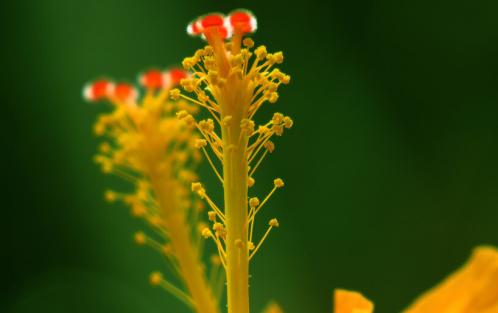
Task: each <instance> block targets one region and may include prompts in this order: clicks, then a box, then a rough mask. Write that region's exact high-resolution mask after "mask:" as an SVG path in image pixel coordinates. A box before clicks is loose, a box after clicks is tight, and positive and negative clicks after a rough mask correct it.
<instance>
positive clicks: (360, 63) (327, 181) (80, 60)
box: [0, 0, 498, 313]
mask: <svg viewBox="0 0 498 313" xmlns="http://www.w3.org/2000/svg"><path fill="white" fill-rule="evenodd" d="M238 7H247V8H249V9H251V10H253V11H254V12H255V14H256V15H257V17H258V22H259V30H258V32H257V34H256V35H255V37H254V38H255V40H256V41H257V42H258V43H264V44H266V45H267V47H268V48H269V49H270V50H280V49H282V50H283V51H284V53H285V55H286V62H285V64H284V65H283V66H282V68H283V70H284V71H286V72H288V73H290V74H291V75H292V78H293V80H292V83H291V84H290V85H289V86H286V87H285V88H282V93H281V99H280V101H279V103H278V104H277V105H276V106H273V107H269V108H267V111H266V114H269V112H270V111H271V110H279V111H282V112H285V113H287V114H290V115H291V116H292V117H293V118H294V120H295V128H293V129H292V130H291V131H289V132H288V133H287V134H286V136H285V137H284V138H282V139H280V140H278V141H277V152H276V153H275V154H273V155H272V157H271V158H270V159H269V160H268V161H267V162H266V164H265V166H264V167H263V169H261V170H260V171H259V176H257V177H256V179H257V181H258V183H259V184H260V190H266V189H267V188H269V186H270V184H271V180H272V179H273V178H274V177H275V176H281V177H283V178H285V180H286V183H287V188H285V189H284V190H283V191H282V192H279V193H278V194H277V195H276V196H275V198H274V199H273V200H272V206H271V210H268V211H267V212H268V215H267V216H266V217H267V218H269V217H273V216H277V217H278V218H279V220H280V221H281V228H280V229H279V230H278V231H276V232H274V233H273V234H272V236H271V238H270V240H269V241H268V242H267V245H266V247H265V249H263V250H262V252H261V253H260V254H258V256H257V257H256V258H255V262H254V263H253V267H252V273H253V275H252V281H251V295H252V303H253V308H254V312H256V313H257V312H259V311H260V309H261V308H262V307H263V305H264V304H265V303H266V302H267V301H268V300H269V299H271V298H274V299H276V300H278V301H279V302H280V303H281V304H282V306H283V307H284V309H285V310H286V312H289V313H302V312H322V313H325V312H330V310H331V292H332V289H333V288H334V287H346V288H353V289H357V290H361V291H363V292H365V293H366V294H367V295H368V296H369V297H370V298H372V299H374V300H375V302H376V304H377V308H378V310H377V312H398V311H399V310H401V309H402V308H403V307H405V306H406V305H408V304H409V302H410V301H411V300H412V299H414V297H415V296H417V295H418V294H420V293H421V292H422V291H424V290H426V289H427V288H429V287H430V286H432V285H433V284H435V283H436V282H437V281H439V280H440V279H441V278H442V277H444V276H445V275H446V274H447V273H449V272H450V271H452V270H454V269H455V268H456V267H457V266H459V265H460V264H461V263H462V262H463V261H464V260H465V259H466V257H467V256H468V254H469V253H470V251H471V249H472V247H473V246H475V245H477V244H480V243H489V244H495V245H498V227H497V226H498V210H497V204H498V192H497V187H498V166H497V165H496V162H497V159H498V141H497V138H498V126H497V125H498V124H497V118H498V91H497V90H498V80H497V73H498V57H497V56H498V19H497V18H496V12H497V11H498V2H497V1H470V2H469V1H387V0H377V1H329V2H327V3H319V2H318V1H317V0H307V1H281V0H274V1H245V2H243V1H176V2H173V1H152V0H151V1H131V0H105V1H62V0H61V1H56V0H31V1H29V0H25V1H16V2H14V1H12V3H11V4H10V5H8V6H6V7H4V9H2V11H3V12H2V15H4V18H2V20H3V23H5V22H6V25H5V26H4V27H3V31H4V32H5V35H4V36H2V50H3V54H4V56H3V57H2V61H3V62H2V63H4V64H3V66H2V70H3V73H4V74H3V78H4V82H3V87H4V88H5V90H4V91H3V100H2V107H3V114H2V115H3V117H2V119H3V123H2V124H3V125H2V126H3V127H2V128H3V131H2V139H3V140H2V141H3V143H4V144H3V151H2V157H3V158H4V161H3V162H2V165H3V167H4V169H3V171H2V172H3V173H4V175H6V176H5V178H4V186H3V188H2V189H3V191H4V193H5V195H4V196H3V198H4V200H6V201H3V204H2V221H3V222H4V223H5V226H4V227H3V229H4V231H6V236H4V237H3V238H4V241H3V242H4V243H6V245H7V247H6V248H4V249H2V251H3V252H2V259H3V260H4V261H6V265H4V266H3V267H2V268H3V270H4V271H5V273H4V274H3V277H2V286H3V288H4V289H5V290H3V291H4V292H2V303H1V307H0V309H1V311H2V312H8V313H19V312H53V313H58V312H143V313H148V312H151V313H154V312H186V310H185V309H184V308H183V307H182V305H181V304H178V303H177V301H176V300H175V299H174V298H172V297H170V296H169V295H167V294H163V293H162V292H161V291H160V290H158V289H153V288H152V287H150V286H149V285H148V283H147V276H148V273H149V272H150V271H152V270H155V269H161V268H162V264H161V260H160V258H159V257H158V256H156V255H155V254H154V253H153V252H152V251H148V250H146V249H141V248H139V247H136V246H135V245H133V243H132V240H131V238H132V233H133V231H135V230H136V229H138V227H139V225H140V224H139V223H137V222H136V221H134V220H132V219H131V218H130V217H129V215H128V212H127V209H125V208H124V207H122V206H120V205H112V206H110V205H108V204H106V203H104V201H103V200H102V193H103V190H104V189H106V188H107V187H109V186H115V183H114V180H113V179H111V178H109V177H105V176H103V175H102V174H101V173H100V172H99V169H98V168H97V167H96V166H95V165H94V164H93V163H92V155H93V153H94V151H95V150H96V145H97V142H98V141H97V139H95V138H94V137H93V135H92V132H91V125H92V123H93V121H94V120H95V118H96V115H97V113H98V112H100V111H101V110H102V109H101V107H97V106H93V105H88V104H86V103H84V102H83V100H82V98H81V88H82V85H83V84H84V83H85V82H87V81H88V80H91V79H94V78H95V77H98V75H100V74H106V75H110V76H112V77H115V78H116V79H129V80H134V79H135V77H136V76H135V75H136V74H137V73H138V72H140V71H141V70H142V69H146V68H149V67H151V66H160V67H167V66H169V65H171V64H175V63H179V62H180V61H181V60H182V58H183V57H184V56H186V55H189V54H190V53H192V52H193V51H194V50H195V49H196V48H198V47H199V46H200V45H201V44H202V43H201V42H200V41H199V40H196V39H193V38H189V37H188V36H187V35H186V34H185V26H186V23H187V22H188V21H190V20H191V19H192V18H193V17H195V16H197V15H199V14H202V13H206V12H209V11H222V12H228V11H230V10H231V9H234V8H238ZM206 173H207V172H206ZM204 177H205V178H206V180H208V183H211V184H214V183H215V180H214V179H212V176H210V175H208V174H206V175H204ZM269 208H270V207H269Z"/></svg>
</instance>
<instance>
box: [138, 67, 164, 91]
mask: <svg viewBox="0 0 498 313" xmlns="http://www.w3.org/2000/svg"><path fill="white" fill-rule="evenodd" d="M139 80H140V85H142V86H144V87H145V88H150V89H159V88H161V87H163V85H164V78H163V73H161V71H158V70H150V71H147V72H145V73H143V74H142V75H140V79H139Z"/></svg>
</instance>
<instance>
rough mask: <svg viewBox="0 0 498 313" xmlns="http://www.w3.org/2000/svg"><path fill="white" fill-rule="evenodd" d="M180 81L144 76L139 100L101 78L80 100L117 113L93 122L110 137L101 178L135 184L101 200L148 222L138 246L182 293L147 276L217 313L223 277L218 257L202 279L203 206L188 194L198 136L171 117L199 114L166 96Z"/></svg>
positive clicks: (173, 73)
mask: <svg viewBox="0 0 498 313" xmlns="http://www.w3.org/2000/svg"><path fill="white" fill-rule="evenodd" d="M185 77H187V73H186V72H185V71H183V70H170V71H167V72H164V73H162V72H160V71H157V70H151V71H149V72H146V73H144V74H143V75H142V76H141V79H140V83H141V84H142V85H143V87H144V89H145V96H144V97H143V98H142V99H139V97H138V91H137V89H136V88H135V87H134V86H132V85H129V84H126V83H120V84H115V83H113V82H111V81H108V80H99V81H96V82H93V83H91V84H89V85H88V86H87V87H86V88H85V97H86V98H87V99H88V100H90V101H97V100H107V101H109V102H110V103H112V104H113V108H114V110H113V111H112V112H111V113H109V114H105V115H102V116H100V118H99V119H98V121H97V123H96V125H95V132H96V134H97V135H102V136H105V137H106V139H107V141H106V142H104V143H103V144H102V145H101V146H100V149H99V150H100V153H99V154H98V155H97V156H96V158H95V160H96V161H97V162H98V163H99V164H101V166H102V170H103V171H104V172H105V173H112V174H115V175H117V176H119V177H121V178H123V179H125V180H127V181H130V182H131V183H133V184H134V185H135V187H136V190H135V191H134V192H132V193H131V194H124V193H118V192H114V191H107V192H106V194H105V198H106V199H107V200H108V201H115V200H123V201H124V202H125V203H126V204H128V205H129V206H130V207H131V209H132V214H133V215H134V216H136V217H139V218H142V219H143V220H144V221H145V222H146V223H147V224H148V225H150V227H151V229H152V231H153V233H152V234H151V235H146V234H145V233H143V232H138V233H136V234H135V241H136V243H137V244H140V245H148V246H150V247H152V248H154V249H155V250H157V251H158V252H159V253H161V254H162V255H163V256H164V257H165V259H166V261H167V264H168V265H170V269H171V270H172V274H174V275H175V276H176V277H179V278H180V280H181V281H182V283H183V286H184V287H185V288H183V287H178V286H176V285H175V284H174V283H172V282H171V281H168V280H167V279H165V278H164V277H163V275H162V274H161V273H160V272H155V273H152V275H151V276H150V282H151V284H153V285H158V286H162V287H163V288H164V289H166V290H167V291H169V292H171V293H172V294H173V295H175V296H176V297H178V298H179V299H180V300H182V301H184V302H185V303H186V304H187V305H189V306H191V307H193V308H194V309H196V311H197V312H205V313H217V312H218V303H217V300H216V299H219V298H220V295H221V293H222V290H223V281H224V275H225V274H224V271H223V270H222V267H221V262H220V260H219V257H218V256H217V255H216V254H215V255H214V256H213V257H212V258H211V260H212V264H211V266H210V269H209V270H210V273H209V274H208V276H209V277H210V279H207V278H206V275H205V273H204V266H203V265H202V261H201V258H202V246H203V245H202V241H203V240H202V238H201V236H200V229H201V228H203V226H201V225H205V224H204V223H202V222H200V213H201V212H202V209H203V206H204V204H203V203H202V202H201V201H200V200H198V199H195V197H192V196H191V191H190V190H189V187H190V183H191V182H192V181H194V180H196V179H197V178H196V174H195V172H194V171H193V170H192V168H193V166H194V165H195V163H197V161H198V160H199V159H200V157H201V155H200V152H199V151H198V150H196V149H195V148H194V145H195V141H196V135H195V134H194V133H193V132H192V131H191V130H190V129H189V128H188V127H185V125H184V123H182V122H181V121H179V120H178V119H177V118H176V117H175V112H177V111H179V110H182V111H184V112H189V114H193V113H195V112H196V111H197V110H198V109H197V108H196V107H195V106H193V105H191V104H188V103H187V102H186V101H183V100H181V101H172V100H170V99H169V97H168V95H169V92H170V90H171V88H172V87H173V86H174V85H176V84H177V83H178V82H179V81H180V80H181V79H182V78H185ZM175 279H176V278H175ZM184 289H186V290H184Z"/></svg>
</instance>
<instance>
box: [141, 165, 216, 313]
mask: <svg viewBox="0 0 498 313" xmlns="http://www.w3.org/2000/svg"><path fill="white" fill-rule="evenodd" d="M150 181H151V187H152V189H153V190H154V193H155V195H156V198H157V201H158V203H159V206H160V209H161V213H162V217H163V223H164V224H165V227H166V229H168V233H169V239H170V242H171V245H172V247H173V249H174V254H175V256H176V259H177V260H178V264H179V269H180V272H181V273H180V274H181V276H182V278H183V279H184V281H185V285H186V287H187V289H188V291H189V293H190V296H191V297H192V300H193V303H194V306H195V311H196V312H198V313H217V312H218V309H217V303H216V301H215V299H214V297H213V295H212V293H211V290H210V288H209V287H208V285H207V282H206V280H205V275H204V270H203V268H202V267H201V263H200V256H199V254H198V249H197V248H196V247H195V246H194V245H193V243H192V240H191V236H190V233H189V229H190V228H189V226H188V225H187V221H186V217H185V214H184V212H183V211H182V210H181V209H179V208H180V204H179V203H178V202H179V199H178V197H177V195H176V193H175V190H177V189H178V186H175V183H174V181H172V180H171V179H169V177H168V174H167V173H165V172H164V171H157V170H156V171H153V172H151V174H150Z"/></svg>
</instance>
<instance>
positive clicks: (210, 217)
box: [208, 211, 216, 222]
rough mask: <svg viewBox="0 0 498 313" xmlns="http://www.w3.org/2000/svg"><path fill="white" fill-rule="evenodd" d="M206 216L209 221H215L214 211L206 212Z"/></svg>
mask: <svg viewBox="0 0 498 313" xmlns="http://www.w3.org/2000/svg"><path fill="white" fill-rule="evenodd" d="M208 218H209V220H210V221H212V222H215V221H216V212H215V211H209V212H208Z"/></svg>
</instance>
